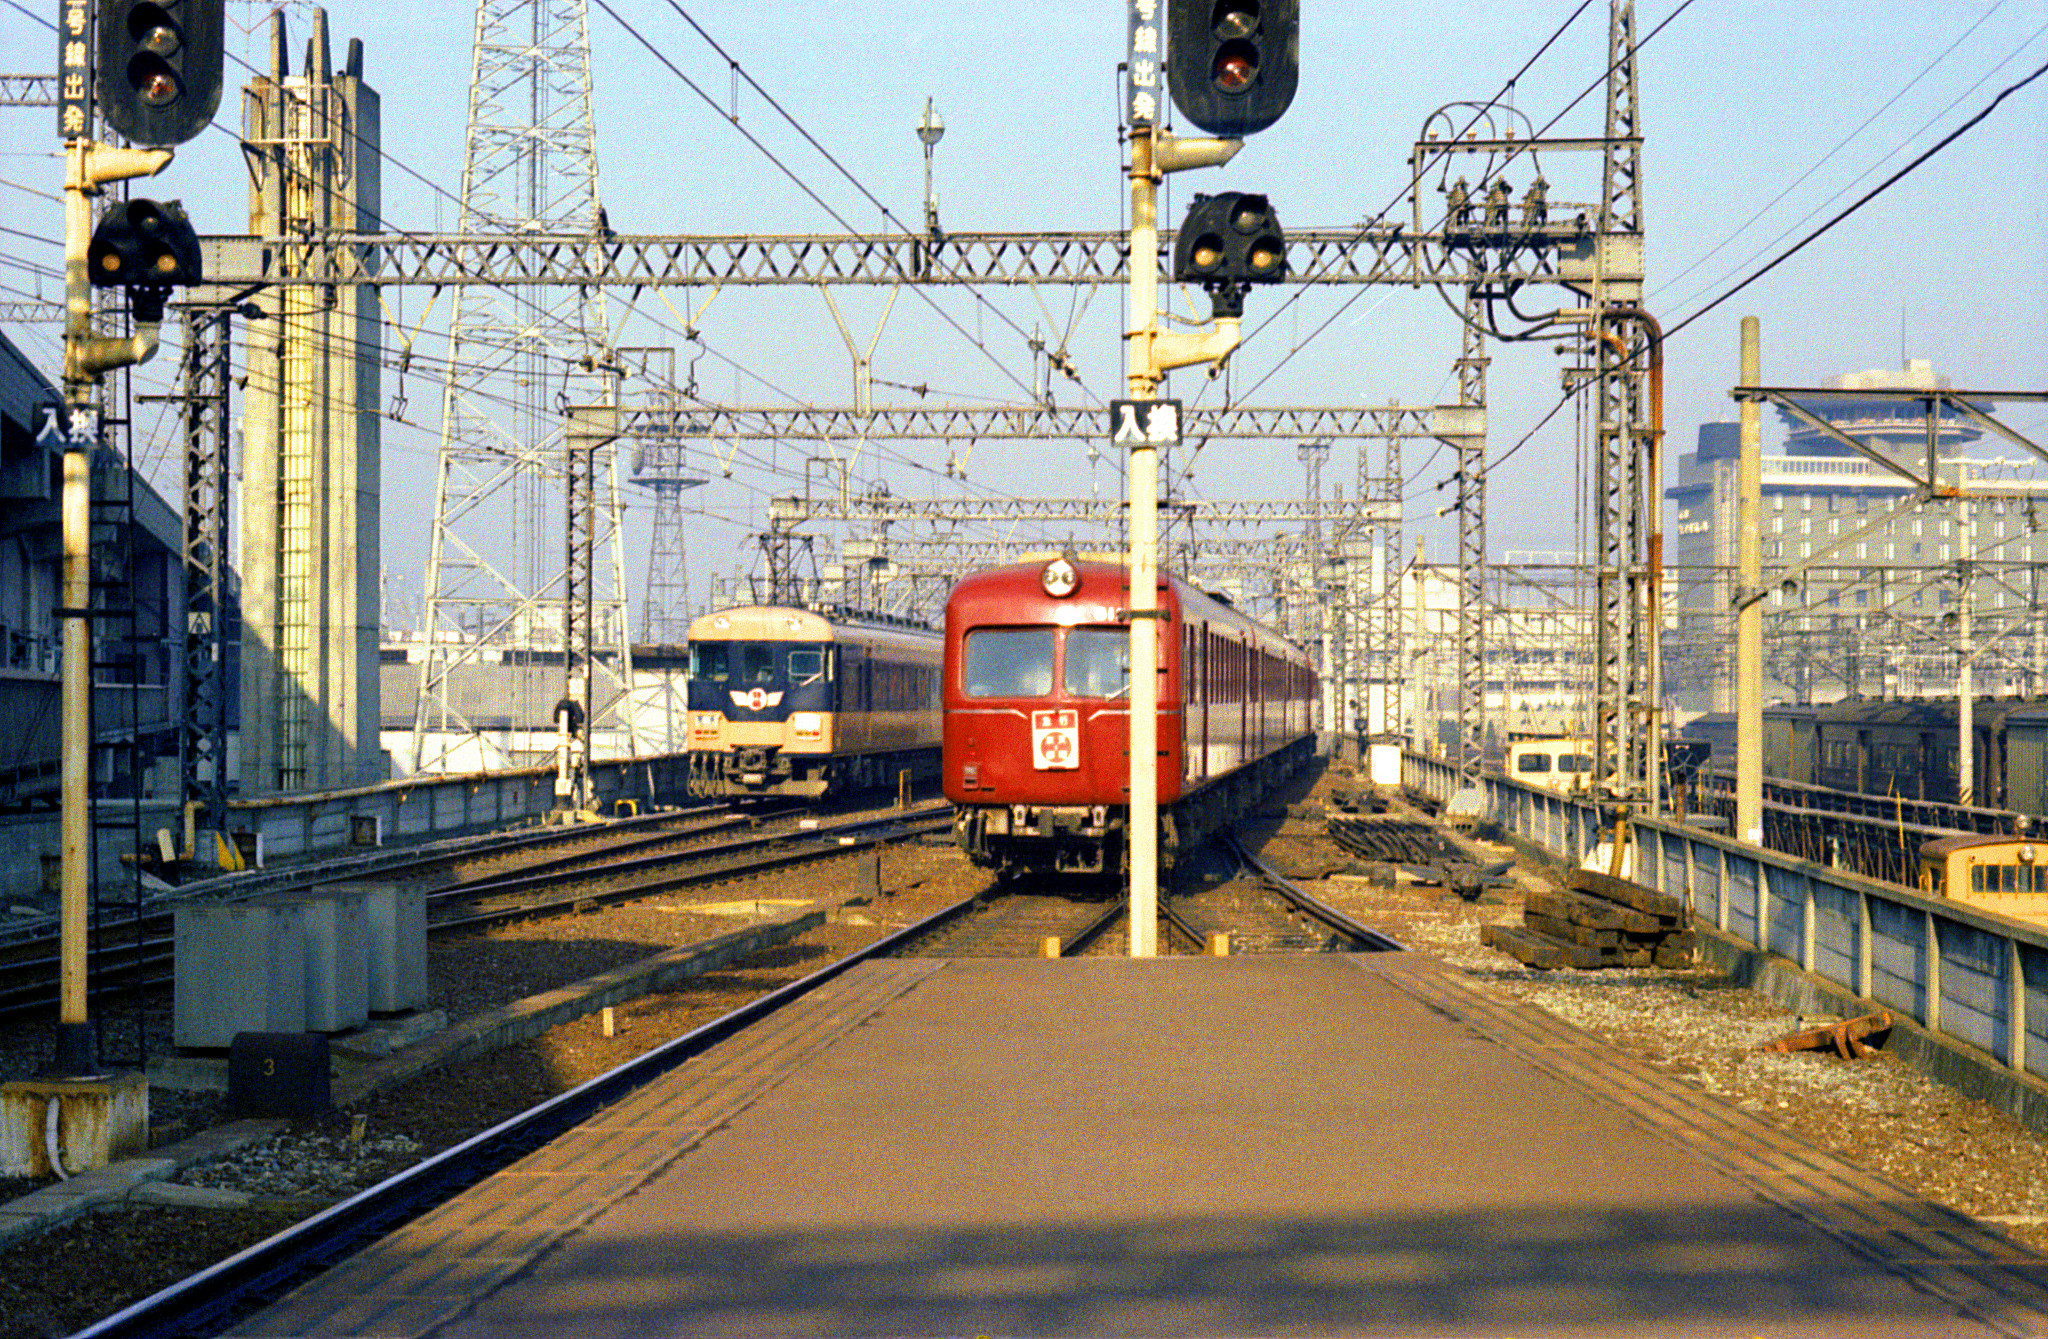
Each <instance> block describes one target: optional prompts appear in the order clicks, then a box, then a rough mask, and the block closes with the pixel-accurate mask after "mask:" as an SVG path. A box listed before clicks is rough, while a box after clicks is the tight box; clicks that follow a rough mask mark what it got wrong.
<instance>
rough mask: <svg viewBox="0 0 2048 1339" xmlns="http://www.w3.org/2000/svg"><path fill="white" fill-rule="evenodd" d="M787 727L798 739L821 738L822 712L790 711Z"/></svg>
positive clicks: (822, 733)
mask: <svg viewBox="0 0 2048 1339" xmlns="http://www.w3.org/2000/svg"><path fill="white" fill-rule="evenodd" d="M789 728H790V730H791V732H792V733H794V734H795V735H796V737H797V738H798V739H823V738H824V737H825V717H824V714H823V713H822V712H816V711H795V712H791V713H790V716H789Z"/></svg>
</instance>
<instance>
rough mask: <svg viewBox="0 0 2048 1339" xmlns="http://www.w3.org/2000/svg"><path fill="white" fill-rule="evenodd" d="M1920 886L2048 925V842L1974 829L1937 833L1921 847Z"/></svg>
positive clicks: (1934, 893) (1932, 892)
mask: <svg viewBox="0 0 2048 1339" xmlns="http://www.w3.org/2000/svg"><path fill="white" fill-rule="evenodd" d="M1920 891H1921V892H1923V893H1926V894H1927V895H1928V896H1930V897H1945V898H1948V899H1949V900H1950V901H1952V902H1961V903H1963V904H1964V905H1966V906H1972V907H1977V908H1980V909H1981V910H1984V911H1995V912H1997V913H1998V914H1999V915H2001V916H2011V917H2013V918H2014V919H2015V920H2022V921H2030V922H2032V923H2034V924H2036V925H2048V842H2044V841H2041V840H2040V839H2038V838H2033V837H2002V836H1989V837H1986V836H1980V835H1978V834H1975V833H1966V834H1963V835H1960V836H1955V837H1938V838H1936V839H1935V840H1933V841H1931V842H1927V843H1925V844H1923V845H1922V846H1921V847H1920Z"/></svg>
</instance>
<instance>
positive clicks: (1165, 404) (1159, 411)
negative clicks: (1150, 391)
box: [1109, 400, 1180, 446]
mask: <svg viewBox="0 0 2048 1339" xmlns="http://www.w3.org/2000/svg"><path fill="white" fill-rule="evenodd" d="M1109 440H1110V441H1111V443H1113V444H1115V445H1119V446H1179V445H1180V401H1178V400H1111V401H1110V402H1109Z"/></svg>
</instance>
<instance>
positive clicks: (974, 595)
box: [946, 555, 1307, 656]
mask: <svg viewBox="0 0 2048 1339" xmlns="http://www.w3.org/2000/svg"><path fill="white" fill-rule="evenodd" d="M1060 560H1061V559H1060V558H1059V557H1058V556H1055V557H1054V558H1052V559H1048V560H1047V561H1045V562H1026V563H1012V564H1010V565H1008V566H1004V567H991V568H985V569H984V570H982V571H979V572H973V573H970V574H968V575H967V576H964V577H962V578H960V580H959V581H958V582H956V583H955V584H954V586H953V593H952V594H951V595H950V596H949V597H948V598H947V601H946V611H947V617H948V619H949V620H950V619H951V618H952V617H953V616H954V612H955V610H956V609H967V608H974V609H975V615H974V616H976V617H980V616H984V611H987V612H990V613H993V612H996V611H997V610H999V608H1000V606H1002V605H1003V604H1004V603H1006V602H1014V601H1016V600H1018V599H1020V598H1022V599H1027V600H1032V601H1039V600H1046V599H1054V598H1057V599H1059V600H1060V601H1061V602H1062V603H1063V604H1065V605H1066V606H1067V608H1068V610H1069V611H1070V612H1068V613H1066V614H1063V615H1062V616H1060V617H1059V618H1058V619H1056V620H1055V621H1059V622H1073V623H1122V622H1125V621H1126V617H1125V610H1126V609H1127V608H1128V606H1129V603H1130V593H1129V592H1130V581H1129V571H1130V569H1129V567H1128V566H1127V565H1126V564H1124V563H1121V562H1114V561H1106V560H1103V559H1100V558H1095V557H1088V556H1080V555H1069V556H1067V557H1066V558H1065V561H1067V562H1070V563H1072V565H1073V568H1074V572H1075V576H1076V581H1075V586H1074V590H1073V593H1072V594H1070V595H1066V596H1058V597H1054V596H1050V595H1048V594H1047V593H1046V590H1045V587H1044V586H1043V585H1042V583H1041V578H1042V577H1043V575H1044V573H1045V570H1046V568H1047V567H1048V566H1049V565H1050V564H1051V563H1052V562H1055V561H1060ZM1159 596H1160V607H1161V608H1163V609H1166V610H1168V611H1170V612H1173V613H1177V614H1180V615H1181V616H1183V617H1186V616H1189V615H1199V616H1200V617H1201V618H1203V619H1205V620H1207V621H1209V622H1210V623H1212V624H1213V623H1220V624H1223V625H1226V626H1229V627H1233V628H1238V629H1240V630H1242V631H1243V632H1244V633H1245V634H1246V635H1247V636H1248V637H1251V638H1253V639H1256V640H1258V641H1260V642H1262V643H1271V644H1277V645H1279V646H1282V647H1285V648H1286V649H1287V650H1288V651H1289V652H1290V653H1291V654H1293V655H1296V656H1305V655H1306V654H1307V653H1306V652H1305V651H1303V650H1302V649H1301V648H1300V647H1299V646H1298V645H1297V644H1296V643H1294V642H1293V641H1291V640H1290V639H1288V638H1287V637H1284V636H1282V635H1281V634H1280V633H1279V632H1278V631H1276V630H1275V629H1273V628H1270V627H1268V626H1266V625H1265V624H1263V623H1260V622H1259V621H1258V620H1256V619H1254V618H1252V617H1251V616H1250V615H1249V614H1246V613H1245V612H1244V611H1243V610H1241V609H1238V608H1237V607H1236V606H1235V605H1233V604H1231V603H1230V601H1228V600H1227V599H1224V598H1222V597H1220V596H1216V595H1211V594H1210V593H1208V592H1207V591H1204V590H1202V589H1201V588H1200V587H1198V586H1195V585H1192V584H1191V583H1189V582H1188V581H1186V580H1184V579H1182V578H1181V577H1179V576H1177V575H1175V574H1174V573H1172V572H1169V571H1165V570H1162V571H1161V572H1160V573H1159Z"/></svg>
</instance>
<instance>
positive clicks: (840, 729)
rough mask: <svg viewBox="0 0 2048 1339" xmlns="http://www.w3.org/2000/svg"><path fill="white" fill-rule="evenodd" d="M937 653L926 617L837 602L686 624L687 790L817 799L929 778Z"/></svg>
mask: <svg viewBox="0 0 2048 1339" xmlns="http://www.w3.org/2000/svg"><path fill="white" fill-rule="evenodd" d="M943 653H944V640H943V638H941V637H940V635H939V634H938V633H937V632H935V631H933V630H932V629H931V628H929V627H926V626H924V625H922V624H913V623H909V622H891V621H887V620H884V619H882V618H880V617H878V616H875V615H862V614H850V613H842V612H840V611H836V610H835V611H819V610H811V609H795V608H784V607H780V606H768V605H755V606H748V607H745V608H738V609H724V610H720V611H719V612H717V613H712V614H706V615H704V616H703V617H701V618H698V619H696V620H694V621H692V622H691V624H690V680H689V690H688V692H689V754H690V763H689V790H690V793H691V794H692V795H706V796H728V797H741V798H760V797H766V796H771V795H787V796H799V797H807V798H816V797H820V796H826V795H838V794H844V793H849V792H852V791H857V790H865V789H868V788H869V787H872V786H877V785H893V784H895V783H896V782H897V781H898V779H899V777H900V776H901V774H902V773H905V772H908V773H910V775H911V779H912V780H913V781H915V780H928V779H930V777H931V776H932V775H933V774H934V773H936V772H937V771H938V767H939V673H940V667H941V662H942V659H943Z"/></svg>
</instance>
